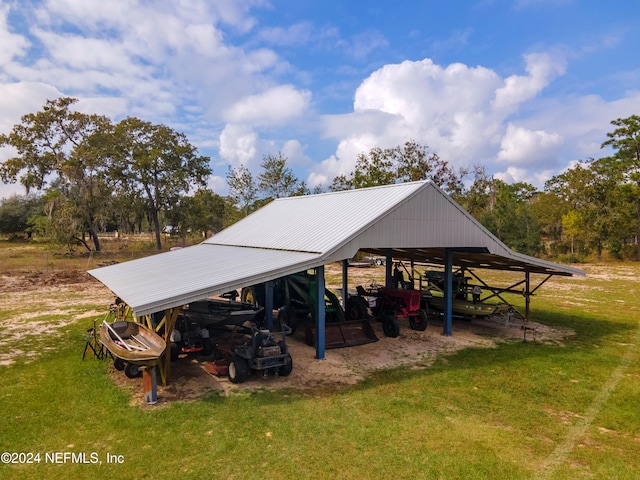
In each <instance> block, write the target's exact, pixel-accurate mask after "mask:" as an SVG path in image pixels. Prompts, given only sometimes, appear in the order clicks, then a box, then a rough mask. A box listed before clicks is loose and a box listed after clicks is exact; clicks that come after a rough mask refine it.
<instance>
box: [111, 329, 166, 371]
mask: <svg viewBox="0 0 640 480" xmlns="http://www.w3.org/2000/svg"><path fill="white" fill-rule="evenodd" d="M100 341H101V342H102V344H103V345H104V346H105V347H106V348H107V349H108V350H109V351H110V352H111V353H112V354H113V356H114V357H118V358H121V359H122V360H126V361H127V362H132V363H135V364H137V365H147V366H151V365H156V364H157V363H158V359H159V358H160V356H161V355H162V354H163V352H164V350H165V348H166V346H167V344H166V342H165V341H164V339H163V338H162V337H161V336H160V335H158V334H157V333H155V332H154V331H153V330H151V329H149V328H147V327H146V326H144V325H142V324H140V323H137V322H113V323H108V322H102V325H100Z"/></svg>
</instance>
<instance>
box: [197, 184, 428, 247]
mask: <svg viewBox="0 0 640 480" xmlns="http://www.w3.org/2000/svg"><path fill="white" fill-rule="evenodd" d="M428 183H429V182H411V183H404V184H397V185H385V186H382V187H374V188H366V189H359V190H348V191H343V192H333V193H326V194H319V195H306V196H302V197H289V198H280V199H277V200H274V201H273V202H271V203H269V204H268V205H266V206H264V207H262V208H261V209H260V210H258V211H257V212H254V213H253V214H251V215H249V216H248V217H246V218H244V219H242V220H240V221H239V222H238V223H235V224H234V225H231V226H230V227H229V228H226V229H225V230H223V231H222V232H220V233H218V234H216V235H214V236H213V237H211V238H209V239H207V240H205V243H209V244H217V245H236V246H249V247H258V248H269V249H279V250H291V251H299V252H316V253H327V252H329V251H331V250H333V249H335V248H336V247H337V246H339V245H341V244H342V243H344V242H346V241H348V240H350V239H352V238H353V237H354V236H356V235H357V234H358V233H360V232H361V231H362V230H363V229H365V228H367V227H368V226H370V225H371V224H373V223H375V221H376V220H377V219H378V218H379V217H380V216H383V215H384V214H386V213H388V212H389V211H390V210H393V209H394V208H396V207H397V206H398V205H399V204H401V203H402V202H404V201H406V200H407V199H408V198H409V197H410V196H411V195H413V194H415V193H416V192H418V191H419V190H420V189H421V188H424V187H425V185H427V184H428Z"/></svg>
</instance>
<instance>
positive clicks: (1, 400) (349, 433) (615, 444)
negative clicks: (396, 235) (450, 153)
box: [0, 242, 640, 479]
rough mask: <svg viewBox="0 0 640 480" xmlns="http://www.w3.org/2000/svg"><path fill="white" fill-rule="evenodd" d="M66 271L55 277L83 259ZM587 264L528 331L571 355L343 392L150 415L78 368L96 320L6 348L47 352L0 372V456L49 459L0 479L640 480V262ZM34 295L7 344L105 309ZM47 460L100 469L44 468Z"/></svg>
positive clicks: (554, 353) (223, 402) (446, 365)
mask: <svg viewBox="0 0 640 480" xmlns="http://www.w3.org/2000/svg"><path fill="white" fill-rule="evenodd" d="M0 243H3V242H0ZM8 248H9V247H8V246H7V245H6V244H4V245H2V246H0V255H6V251H7V249H8ZM42 253H43V252H42V251H41V250H39V249H35V250H34V251H32V252H31V253H28V254H24V251H15V252H14V253H13V255H14V257H13V258H12V259H11V262H14V263H15V265H14V266H13V267H11V268H14V269H26V270H29V269H35V270H37V269H42V268H44V267H43V266H42V265H34V264H33V261H32V263H31V265H30V264H29V256H30V255H31V256H32V258H36V259H37V262H40V258H41V257H40V255H42ZM3 258H4V259H6V258H7V257H6V256H5V257H2V258H0V261H2V263H3V269H4V270H2V271H6V269H7V268H8V265H7V262H9V260H3ZM70 261H76V262H78V263H77V264H76V265H75V267H72V266H65V267H59V264H56V263H55V260H54V261H53V263H52V264H51V265H49V266H48V267H46V268H51V269H53V270H54V271H56V269H57V268H80V269H82V268H84V262H86V261H87V259H86V258H82V259H72V260H70ZM584 268H585V269H586V271H587V273H588V274H589V275H588V276H587V277H586V278H584V279H583V278H553V279H551V280H549V281H548V282H547V283H546V284H545V285H544V286H543V287H542V288H541V289H540V291H539V292H538V293H539V294H538V295H536V296H535V297H534V298H533V303H532V320H535V321H539V322H542V323H545V324H547V325H552V326H558V327H563V328H570V329H572V330H573V331H575V335H574V336H572V337H570V338H568V339H566V340H564V341H563V342H562V343H561V344H545V343H542V342H526V343H524V342H522V341H501V342H499V343H498V345H497V347H496V348H492V349H474V348H469V349H465V350H462V351H460V352H458V353H456V354H452V355H448V356H443V357H440V358H438V359H437V360H436V362H435V363H434V364H433V365H432V366H430V367H428V368H425V369H419V370H414V369H410V368H406V367H403V368H398V369H393V370H388V371H383V372H380V373H377V374H375V375H372V376H371V377H370V378H368V379H367V380H366V381H364V382H363V383H361V384H358V385H356V386H351V387H344V388H339V389H327V388H325V389H318V390H316V391H311V392H309V391H304V392H298V391H293V390H280V391H276V392H270V391H264V390H258V391H250V392H249V391H245V390H240V389H239V390H237V391H236V392H235V393H234V394H232V395H231V396H228V397H224V396H220V395H219V394H216V393H211V394H209V395H206V396H204V397H202V398H200V399H199V400H197V401H193V402H175V403H173V404H171V405H169V406H166V407H163V408H153V407H144V408H140V407H134V406H130V405H129V401H130V397H129V394H128V393H127V392H125V391H123V390H121V389H120V388H118V387H116V386H115V385H114V384H113V382H112V381H111V380H110V378H109V376H108V374H107V369H108V365H107V362H100V361H98V360H85V361H82V360H81V354H82V349H83V346H84V339H83V334H84V333H85V331H86V326H87V325H86V324H87V319H84V320H82V321H80V320H78V321H75V322H72V323H70V324H69V325H67V326H65V327H62V329H61V330H60V331H61V332H62V334H61V335H59V336H54V337H45V338H31V339H29V341H27V342H26V343H25V344H16V342H14V343H12V342H10V341H7V342H0V354H3V353H7V352H8V351H11V350H15V349H21V350H24V351H25V352H28V351H33V350H36V351H37V352H38V354H37V356H35V357H29V356H27V355H24V356H20V357H18V358H17V359H16V361H15V362H14V363H13V364H11V365H7V366H0V376H1V378H2V382H1V384H0V411H1V412H2V413H3V417H2V418H3V421H2V423H1V424H0V452H24V453H27V452H33V453H40V463H34V464H22V465H17V464H12V465H6V464H3V465H0V478H7V479H9V478H12V479H13V478H28V479H29V478H47V479H58V478H59V479H71V478H136V479H156V478H164V479H174V478H175V479H187V478H216V479H258V478H285V479H287V478H291V479H302V478H305V479H306V478H308V479H327V478H339V479H368V478H371V479H374V478H375V479H399V478H406V479H416V478H426V479H430V478H442V479H454V478H465V479H466V478H473V479H482V478H486V479H497V478H505V479H506V478H509V479H520V478H522V479H525V478H540V479H544V478H553V479H556V478H557V479H576V478H616V479H632V478H637V475H638V473H637V472H639V471H640V456H638V454H637V452H638V451H640V409H639V408H638V400H639V399H640V349H639V348H638V345H639V344H640V329H639V322H638V318H640V301H639V300H638V298H639V296H640V265H638V264H615V263H611V264H602V265H587V266H584ZM486 279H487V280H488V281H489V283H492V282H494V283H498V282H507V283H508V281H509V278H505V277H504V274H498V273H487V275H486ZM49 294H50V295H55V293H49ZM38 300H39V301H42V302H43V303H42V304H38V305H40V307H39V308H41V309H42V311H41V312H38V311H37V310H36V311H35V313H34V308H33V306H30V305H29V304H20V303H16V304H10V305H7V306H6V307H5V308H4V310H3V311H2V312H0V336H1V335H2V334H3V332H5V331H6V330H7V328H8V327H7V325H8V324H10V323H11V322H12V319H15V318H19V316H20V315H21V314H23V313H25V312H27V313H29V314H30V315H31V316H32V318H31V320H30V321H32V322H56V321H60V320H61V319H63V318H64V317H65V314H66V310H65V309H68V312H69V315H80V314H82V312H83V311H86V312H92V311H96V310H97V311H100V310H103V309H104V305H100V304H92V303H91V301H82V299H81V298H78V300H77V304H75V303H74V300H73V299H72V301H71V302H70V303H69V304H68V305H67V307H65V309H62V310H63V311H56V312H55V313H54V314H52V313H51V312H48V311H47V309H46V307H45V306H44V305H46V298H40V299H38ZM34 301H35V300H34ZM67 318H68V315H67ZM45 347H46V348H45ZM356 348H357V347H356ZM330 354H331V353H330V352H328V355H330ZM294 361H295V359H294ZM47 452H49V453H51V454H53V453H54V452H73V453H75V454H80V453H84V454H86V456H87V461H89V462H90V461H92V460H93V459H94V458H95V459H96V460H97V461H99V462H102V463H101V464H91V463H88V464H77V463H72V462H70V461H67V462H66V463H56V464H53V463H47V462H46V461H45V454H46V453H47ZM91 454H95V455H96V457H91ZM108 455H112V457H109V458H110V459H112V461H115V459H119V460H122V461H123V463H107V458H108V457H107V456H108ZM54 458H55V457H54ZM61 459H62V457H60V458H58V460H61Z"/></svg>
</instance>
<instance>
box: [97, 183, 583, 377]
mask: <svg viewBox="0 0 640 480" xmlns="http://www.w3.org/2000/svg"><path fill="white" fill-rule="evenodd" d="M360 250H363V251H367V252H371V253H375V254H379V255H384V256H386V257H387V260H388V261H387V282H390V279H391V263H392V262H391V259H392V258H396V259H407V260H413V261H422V262H437V263H441V264H442V265H443V266H444V267H445V299H446V301H445V309H444V318H445V321H444V331H443V333H444V334H445V335H451V331H452V328H451V313H452V312H451V284H452V271H453V266H454V265H459V266H466V267H480V268H499V269H504V270H514V271H521V272H523V273H524V274H525V276H526V278H527V279H528V278H529V275H530V274H531V273H541V274H544V275H547V276H551V275H565V276H571V275H584V273H583V272H582V271H581V270H578V269H575V268H570V267H567V266H564V265H560V264H556V263H553V262H548V261H544V260H540V259H537V258H534V257H529V256H526V255H522V254H518V253H515V252H513V251H511V250H510V249H509V248H508V247H506V246H505V245H504V244H503V243H502V242H501V241H500V240H498V239H497V238H496V237H495V236H494V235H492V234H491V233H490V232H489V231H488V230H487V229H485V228H484V227H483V226H482V225H481V224H479V223H478V222H477V221H476V220H475V219H474V218H473V217H471V215H469V214H468V213H467V212H466V211H464V209H462V208H461V207H460V206H459V205H458V204H457V203H456V202H454V201H453V200H452V199H451V198H449V197H448V196H447V195H446V194H445V193H444V192H442V191H441V190H440V189H439V188H438V187H437V186H435V185H434V184H433V183H432V182H429V181H421V182H411V183H404V184H395V185H388V186H382V187H373V188H366V189H359V190H349V191H343V192H333V193H326V194H319V195H308V196H301V197H289V198H282V199H278V200H275V201H273V202H271V203H269V204H268V205H266V206H265V207H263V208H261V209H260V210H258V211H256V212H254V213H253V214H251V215H249V216H248V217H246V218H244V219H243V220H241V221H239V222H238V223H236V224H234V225H232V226H231V227H229V228H227V229H225V230H223V231H222V232H220V233H218V234H216V235H214V236H213V237H211V238H209V239H207V240H205V241H204V242H203V243H201V244H199V245H195V246H192V247H187V248H184V249H180V250H176V251H172V252H166V253H162V254H158V255H154V256H152V257H147V258H142V259H139V260H132V261H130V262H126V263H122V264H118V265H113V266H108V267H103V268H99V269H94V270H90V271H89V273H90V274H91V275H93V276H94V277H95V278H97V279H98V280H99V281H101V282H102V283H103V284H104V285H106V286H107V287H108V288H109V289H110V290H111V291H112V292H113V293H114V294H115V295H117V296H118V297H120V298H121V299H122V300H123V301H124V302H126V303H127V304H128V305H129V306H130V307H131V308H132V309H133V312H134V314H135V315H136V316H143V315H147V314H151V313H155V312H160V311H164V312H165V319H164V321H165V322H166V330H165V331H166V332H167V331H169V332H170V330H171V329H172V328H173V325H174V323H175V319H176V318H177V315H178V311H179V309H180V307H181V306H182V305H185V304H187V303H189V302H194V301H197V300H203V299H205V298H207V297H209V296H212V295H216V294H220V293H224V292H228V291H230V290H234V289H238V288H242V287H245V286H251V285H255V284H257V283H262V282H267V285H269V282H270V281H272V280H275V279H277V278H280V277H283V276H285V275H289V274H292V273H297V272H301V271H303V270H308V269H315V270H316V277H317V279H318V281H317V289H318V290H317V292H316V293H317V297H316V298H322V297H323V295H324V288H325V286H324V265H326V264H328V263H332V262H336V261H342V262H343V291H345V292H346V291H347V275H346V271H347V268H346V260H347V259H350V258H352V257H353V256H354V255H355V254H356V253H357V252H358V251H360ZM547 278H548V277H547ZM525 281H526V283H527V287H526V291H527V292H528V293H530V288H529V286H528V283H529V280H525ZM267 291H268V290H267ZM528 293H527V298H528ZM267 297H268V295H267ZM318 304H319V306H318V311H317V312H316V331H317V332H318V334H317V337H316V357H317V358H318V359H323V358H324V357H325V344H324V342H325V338H324V331H325V324H324V322H325V317H324V308H322V307H321V306H320V304H321V302H318ZM267 313H268V314H270V313H271V311H270V309H269V304H268V303H267ZM168 338H169V337H168V335H167V339H168ZM168 369H169V362H168V356H167V358H166V359H165V361H164V362H163V366H162V368H161V375H162V378H163V380H164V381H165V382H166V380H167V379H168Z"/></svg>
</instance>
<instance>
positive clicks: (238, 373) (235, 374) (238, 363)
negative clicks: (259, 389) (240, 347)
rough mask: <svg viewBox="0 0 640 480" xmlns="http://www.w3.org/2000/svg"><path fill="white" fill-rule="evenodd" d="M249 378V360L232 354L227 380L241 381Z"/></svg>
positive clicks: (232, 381)
mask: <svg viewBox="0 0 640 480" xmlns="http://www.w3.org/2000/svg"><path fill="white" fill-rule="evenodd" d="M247 378H249V362H247V360H245V359H244V358H242V357H241V356H239V355H234V356H233V358H232V359H231V361H230V362H229V380H231V383H242V382H244V381H245V380H246V379H247Z"/></svg>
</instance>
